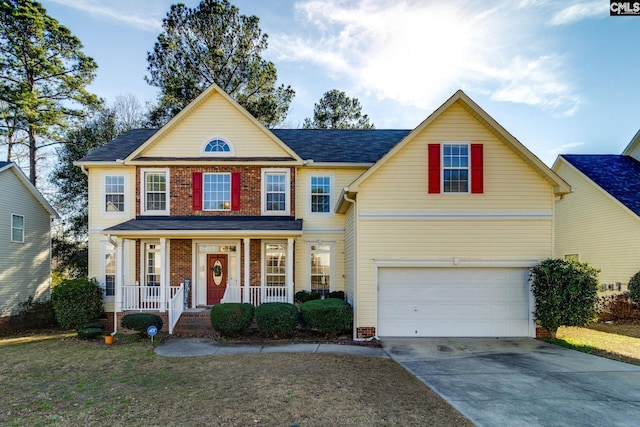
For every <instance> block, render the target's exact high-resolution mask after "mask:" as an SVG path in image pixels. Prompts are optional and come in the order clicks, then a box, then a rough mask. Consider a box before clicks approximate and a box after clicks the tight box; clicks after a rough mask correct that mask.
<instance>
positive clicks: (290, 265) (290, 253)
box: [287, 237, 293, 304]
mask: <svg viewBox="0 0 640 427" xmlns="http://www.w3.org/2000/svg"><path fill="white" fill-rule="evenodd" d="M287 300H288V301H287V302H289V303H290V304H293V238H292V237H289V238H288V239H287Z"/></svg>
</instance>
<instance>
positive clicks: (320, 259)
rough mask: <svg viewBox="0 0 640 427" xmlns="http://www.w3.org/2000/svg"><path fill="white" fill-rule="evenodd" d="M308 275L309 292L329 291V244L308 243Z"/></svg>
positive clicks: (330, 285)
mask: <svg viewBox="0 0 640 427" xmlns="http://www.w3.org/2000/svg"><path fill="white" fill-rule="evenodd" d="M309 255H310V259H309V267H310V270H309V273H310V274H309V276H310V280H311V292H317V293H320V294H322V295H326V294H328V293H329V292H331V287H332V283H331V276H332V274H331V245H328V244H311V245H309Z"/></svg>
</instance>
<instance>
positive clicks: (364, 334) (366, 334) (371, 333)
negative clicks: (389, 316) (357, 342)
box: [356, 326, 376, 339]
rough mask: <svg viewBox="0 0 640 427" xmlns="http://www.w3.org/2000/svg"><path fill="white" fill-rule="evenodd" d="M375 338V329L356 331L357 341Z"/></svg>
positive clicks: (365, 328)
mask: <svg viewBox="0 0 640 427" xmlns="http://www.w3.org/2000/svg"><path fill="white" fill-rule="evenodd" d="M375 336H376V328H375V327H373V326H370V327H362V328H357V329H356V338H358V339H367V338H373V337H375Z"/></svg>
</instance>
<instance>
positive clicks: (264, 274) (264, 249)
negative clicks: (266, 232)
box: [260, 240, 292, 287]
mask: <svg viewBox="0 0 640 427" xmlns="http://www.w3.org/2000/svg"><path fill="white" fill-rule="evenodd" d="M267 245H284V246H285V260H284V262H285V273H284V281H285V284H284V285H283V286H287V270H286V269H287V266H288V263H289V262H292V260H289V259H287V258H288V254H289V247H288V246H287V245H288V242H287V241H286V240H263V241H262V250H261V252H262V253H261V254H260V264H261V270H262V273H261V275H260V276H261V277H262V286H264V287H267Z"/></svg>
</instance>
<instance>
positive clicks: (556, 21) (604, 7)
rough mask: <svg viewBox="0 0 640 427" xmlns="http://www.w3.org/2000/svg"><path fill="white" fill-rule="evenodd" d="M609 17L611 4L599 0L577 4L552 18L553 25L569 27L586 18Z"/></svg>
mask: <svg viewBox="0 0 640 427" xmlns="http://www.w3.org/2000/svg"><path fill="white" fill-rule="evenodd" d="M604 16H609V4H608V3H607V2H605V1H601V0H597V1H591V2H587V3H576V4H573V5H571V6H569V7H566V8H564V9H562V10H561V11H559V12H557V13H556V14H554V15H553V17H552V18H551V21H550V22H551V24H553V25H567V24H573V23H574V22H578V21H581V20H583V19H586V18H592V17H604Z"/></svg>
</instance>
